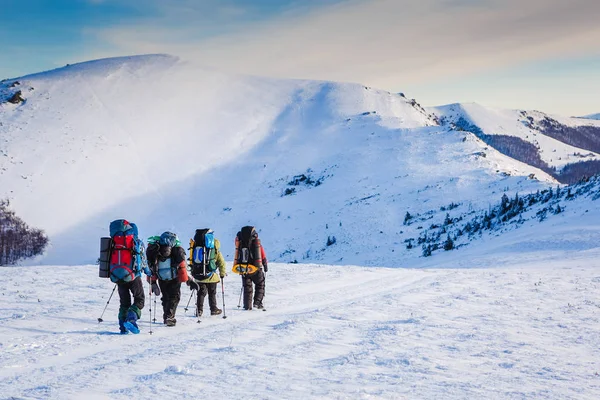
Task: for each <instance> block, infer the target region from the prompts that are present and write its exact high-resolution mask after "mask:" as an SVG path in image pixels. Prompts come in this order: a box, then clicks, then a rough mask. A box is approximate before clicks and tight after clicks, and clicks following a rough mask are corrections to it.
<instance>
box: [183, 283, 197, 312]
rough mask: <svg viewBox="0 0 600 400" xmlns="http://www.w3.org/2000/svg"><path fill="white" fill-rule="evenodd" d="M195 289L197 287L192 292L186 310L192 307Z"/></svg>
mask: <svg viewBox="0 0 600 400" xmlns="http://www.w3.org/2000/svg"><path fill="white" fill-rule="evenodd" d="M194 291H196V289H193V290H192V293H191V294H190V299H189V300H188V303H187V305H186V306H185V308H184V309H183V310H184V311H185V312H187V310H188V308H189V307H190V302H191V301H192V297H194Z"/></svg>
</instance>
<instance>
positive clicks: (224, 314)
mask: <svg viewBox="0 0 600 400" xmlns="http://www.w3.org/2000/svg"><path fill="white" fill-rule="evenodd" d="M221 297H223V319H225V318H227V313H226V312H225V285H224V284H223V278H221Z"/></svg>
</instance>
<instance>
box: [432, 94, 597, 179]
mask: <svg viewBox="0 0 600 400" xmlns="http://www.w3.org/2000/svg"><path fill="white" fill-rule="evenodd" d="M430 111H431V112H433V113H435V114H437V115H439V116H440V122H441V123H442V125H446V126H450V127H451V128H452V129H456V130H462V131H469V132H472V133H474V134H475V135H477V137H479V138H480V139H481V140H483V141H484V142H486V143H487V144H489V145H490V146H491V147H494V148H495V149H497V150H499V151H500V152H501V153H503V154H506V155H508V156H510V157H512V158H515V159H517V160H520V161H523V162H525V163H527V164H530V165H532V166H535V167H538V168H540V169H542V170H543V171H545V172H547V173H549V174H551V175H553V176H554V177H556V179H558V180H559V181H560V182H563V183H573V182H577V181H578V180H579V179H581V177H582V176H583V175H587V176H591V175H594V174H596V173H599V172H600V156H599V153H600V121H594V120H584V119H581V118H566V117H558V116H550V115H548V114H544V113H542V112H539V111H523V110H503V109H494V108H489V107H484V106H481V105H479V104H473V103H472V104H451V105H447V106H441V107H434V108H431V109H430Z"/></svg>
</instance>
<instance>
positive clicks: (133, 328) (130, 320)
mask: <svg viewBox="0 0 600 400" xmlns="http://www.w3.org/2000/svg"><path fill="white" fill-rule="evenodd" d="M137 320H138V315H137V313H136V312H135V311H132V310H129V312H128V313H127V320H125V322H124V323H123V326H124V327H125V329H127V330H128V331H129V332H131V333H135V334H138V333H140V328H138V326H137Z"/></svg>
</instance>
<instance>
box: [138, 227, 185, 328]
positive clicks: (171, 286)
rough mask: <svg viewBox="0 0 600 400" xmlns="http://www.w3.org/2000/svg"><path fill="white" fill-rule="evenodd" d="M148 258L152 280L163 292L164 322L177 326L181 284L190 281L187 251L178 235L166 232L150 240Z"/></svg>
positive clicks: (147, 251)
mask: <svg viewBox="0 0 600 400" xmlns="http://www.w3.org/2000/svg"><path fill="white" fill-rule="evenodd" d="M146 256H147V258H148V264H149V265H150V270H151V271H152V280H153V281H158V286H159V287H160V291H161V292H162V297H161V302H162V306H163V322H164V324H165V325H167V326H175V324H176V323H177V320H176V319H175V313H176V311H177V306H178V305H179V300H180V299H181V284H182V283H186V282H188V281H189V277H188V274H187V268H186V266H187V265H186V261H185V250H184V249H183V247H181V242H180V241H179V239H178V238H177V235H176V234H174V233H171V232H164V233H163V234H162V235H160V236H153V237H151V238H149V239H148V249H147V250H146Z"/></svg>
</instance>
